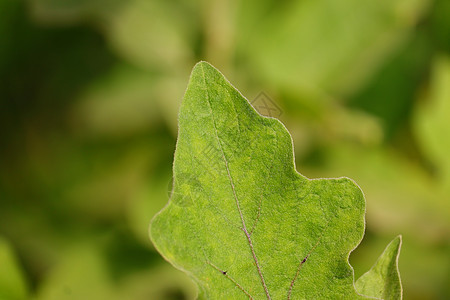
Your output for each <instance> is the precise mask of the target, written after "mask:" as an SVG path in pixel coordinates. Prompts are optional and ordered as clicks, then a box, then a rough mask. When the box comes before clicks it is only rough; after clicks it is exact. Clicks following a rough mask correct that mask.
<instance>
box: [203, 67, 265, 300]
mask: <svg viewBox="0 0 450 300" xmlns="http://www.w3.org/2000/svg"><path fill="white" fill-rule="evenodd" d="M200 66H201V69H202V77H203V84H204V87H205V89H204V90H205V93H206V101H207V103H208V107H209V109H210V113H211V118H212V123H213V128H214V135H215V138H216V139H217V142H218V144H219V149H220V152H221V154H222V159H223V161H224V163H225V168H226V170H227V176H228V180H229V182H230V187H231V190H232V192H233V197H234V200H235V203H236V207H237V210H238V212H239V217H240V219H241V222H242V228H241V230H242V231H243V232H244V234H245V236H246V238H247V242H248V245H249V247H250V250H251V252H252V256H253V260H254V262H255V266H256V269H257V271H258V275H259V278H260V281H261V284H262V287H263V288H264V292H265V294H266V296H267V299H269V300H270V299H271V297H270V293H269V290H268V288H267V285H266V282H265V280H264V276H263V274H262V270H261V267H260V265H259V261H258V257H257V256H256V253H255V249H254V247H253V243H252V239H251V236H250V234H249V232H248V230H247V226H246V224H245V219H244V215H243V213H242V210H241V207H240V203H239V200H238V197H237V194H236V189H235V186H234V182H233V178H232V177H231V172H230V168H229V167H228V160H227V159H226V157H225V152H224V151H223V147H222V143H221V141H220V138H219V134H218V130H217V127H216V120H215V118H214V114H213V110H212V107H211V101H210V97H209V89H208V86H207V84H206V75H205V69H204V65H203V64H201V65H200Z"/></svg>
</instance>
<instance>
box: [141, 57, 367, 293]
mask: <svg viewBox="0 0 450 300" xmlns="http://www.w3.org/2000/svg"><path fill="white" fill-rule="evenodd" d="M173 173H174V183H173V190H172V194H171V198H170V201H169V204H168V205H167V206H166V207H165V208H164V209H163V210H162V211H161V212H160V213H159V214H157V215H156V216H155V217H154V219H153V221H152V224H151V228H150V235H151V238H152V241H153V243H154V244H155V247H156V248H157V250H158V251H159V252H160V253H161V254H162V255H163V256H164V257H165V258H166V260H168V261H169V262H171V263H172V264H173V265H174V266H175V267H177V268H179V269H180V270H183V271H185V272H186V273H188V275H190V277H191V278H192V279H193V280H194V281H195V282H196V283H197V284H198V287H199V297H200V298H208V299H248V298H251V299H271V298H272V299H303V298H309V299H311V298H321V299H325V298H345V299H358V298H364V297H363V296H361V295H359V294H358V293H357V292H356V290H355V288H354V280H353V269H352V267H351V266H350V264H349V262H348V257H349V254H350V252H351V251H352V250H353V249H354V248H355V247H356V246H357V245H358V244H359V242H360V241H361V239H362V237H363V233H364V213H365V200H364V196H363V194H362V192H361V190H360V189H359V187H358V186H357V185H356V184H355V183H354V182H353V181H352V180H350V179H348V178H338V179H317V180H310V179H307V178H306V177H304V176H302V175H301V174H299V173H298V172H297V171H296V170H295V166H294V157H293V148H292V139H291V136H290V135H289V133H288V131H287V130H286V128H285V127H284V126H283V124H282V123H281V122H279V121H278V120H276V119H273V118H267V117H263V116H261V115H259V114H258V113H257V112H256V111H255V110H254V109H253V108H252V107H251V105H250V104H249V103H248V101H247V100H246V99H245V98H244V97H243V96H242V95H241V94H240V93H239V92H238V91H237V90H236V89H235V88H234V87H233V86H232V85H231V84H230V83H229V82H228V81H227V80H226V79H225V78H224V76H223V75H222V74H221V73H220V72H219V71H218V70H216V69H215V68H214V67H212V66H211V65H209V64H208V63H205V62H201V63H199V64H197V65H196V67H195V68H194V70H193V72H192V75H191V78H190V82H189V85H188V88H187V90H186V94H185V97H184V100H183V102H182V104H181V109H180V115H179V136H178V141H177V148H176V151H175V159H174V166H173Z"/></svg>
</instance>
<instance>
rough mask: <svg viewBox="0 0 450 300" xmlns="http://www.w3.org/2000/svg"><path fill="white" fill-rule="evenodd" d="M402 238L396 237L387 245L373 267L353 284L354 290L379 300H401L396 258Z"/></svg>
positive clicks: (400, 285)
mask: <svg viewBox="0 0 450 300" xmlns="http://www.w3.org/2000/svg"><path fill="white" fill-rule="evenodd" d="M401 246H402V237H401V236H397V237H396V238H395V239H394V240H393V241H392V242H390V243H389V245H387V247H386V249H385V250H384V252H383V254H381V256H380V257H379V258H378V260H377V262H376V263H375V265H373V267H372V268H371V269H370V270H369V271H368V272H367V273H365V274H364V275H362V276H361V277H360V278H359V279H358V280H357V281H356V283H355V287H356V290H357V291H358V292H359V293H360V294H363V295H366V296H370V297H375V298H379V299H401V298H402V284H401V281H400V273H399V271H398V256H399V255H400V248H401Z"/></svg>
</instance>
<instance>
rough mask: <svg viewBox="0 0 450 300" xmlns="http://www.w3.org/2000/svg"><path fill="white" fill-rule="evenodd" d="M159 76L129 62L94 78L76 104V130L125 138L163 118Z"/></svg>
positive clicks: (74, 125) (74, 113) (90, 134)
mask: <svg viewBox="0 0 450 300" xmlns="http://www.w3.org/2000/svg"><path fill="white" fill-rule="evenodd" d="M155 81H156V79H155V75H154V74H152V73H150V72H147V71H144V70H140V69H138V68H134V67H132V66H128V65H120V66H116V68H114V69H113V70H112V71H111V72H110V73H109V74H108V75H106V76H103V77H101V78H100V79H99V80H97V81H94V82H93V83H92V84H91V85H90V87H88V88H87V89H86V90H85V92H84V93H83V95H81V96H80V98H79V99H78V101H77V103H76V104H75V106H74V107H73V109H72V110H73V112H72V114H71V118H72V123H73V127H74V130H75V131H76V132H78V133H81V134H82V135H88V136H91V137H95V136H113V137H117V136H118V137H121V136H127V135H131V134H134V133H136V132H140V131H143V130H145V129H148V128H149V127H152V126H155V124H157V123H158V122H160V121H161V116H160V115H161V114H160V110H159V108H158V99H157V97H156V92H155Z"/></svg>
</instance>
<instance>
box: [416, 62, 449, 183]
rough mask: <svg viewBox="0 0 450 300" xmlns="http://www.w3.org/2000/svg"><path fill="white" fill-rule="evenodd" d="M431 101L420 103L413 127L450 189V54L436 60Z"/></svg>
mask: <svg viewBox="0 0 450 300" xmlns="http://www.w3.org/2000/svg"><path fill="white" fill-rule="evenodd" d="M427 98H428V99H424V100H428V101H423V102H422V103H419V104H420V105H419V106H418V107H417V110H416V113H415V115H414V123H413V125H414V129H415V133H416V136H417V138H418V140H419V142H420V146H421V149H422V151H423V152H424V154H425V155H426V156H427V158H428V159H429V160H430V161H431V162H432V163H433V164H434V166H435V168H436V170H437V175H438V176H437V179H438V180H440V181H441V182H442V184H443V185H445V186H446V187H448V188H450V159H449V156H448V153H449V151H450V118H449V114H450V57H447V56H442V57H439V58H438V59H436V61H435V62H434V66H433V70H432V78H431V86H430V92H429V95H428V97H427Z"/></svg>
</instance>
